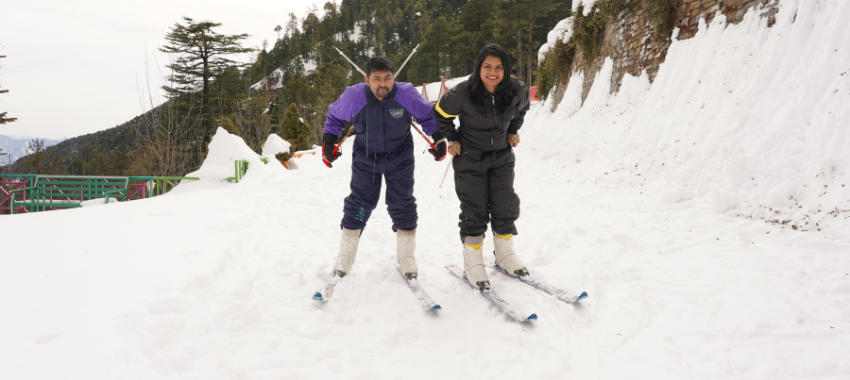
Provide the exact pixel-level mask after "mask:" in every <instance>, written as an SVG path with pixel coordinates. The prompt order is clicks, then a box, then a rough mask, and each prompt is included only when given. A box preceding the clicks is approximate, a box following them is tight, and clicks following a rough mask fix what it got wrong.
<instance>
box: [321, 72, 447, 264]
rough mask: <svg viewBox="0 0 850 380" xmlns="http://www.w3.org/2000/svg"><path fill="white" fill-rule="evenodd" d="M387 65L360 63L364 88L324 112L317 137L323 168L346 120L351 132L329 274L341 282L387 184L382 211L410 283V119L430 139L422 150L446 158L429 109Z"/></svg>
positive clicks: (412, 210)
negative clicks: (347, 185)
mask: <svg viewBox="0 0 850 380" xmlns="http://www.w3.org/2000/svg"><path fill="white" fill-rule="evenodd" d="M393 79H394V76H393V64H392V62H390V61H389V60H387V59H386V58H383V57H373V58H372V59H370V60H369V62H367V63H366V78H365V80H366V83H360V84H357V85H354V86H351V87H349V88H347V89H346V90H345V92H343V93H342V95H341V96H340V97H339V99H337V101H336V102H334V104H331V105H330V107H328V115H327V120H326V121H325V129H324V135H323V136H322V141H323V144H322V158H323V161H324V162H325V164H326V165H327V166H328V167H331V166H332V165H331V163H332V162H333V161H334V160H336V158H337V157H338V156H339V154H338V153H335V152H334V143H335V142H336V141H337V139H339V136H340V134H341V132H342V130H343V129H344V128H345V125H346V124H347V123H348V122H349V121H350V122H352V123H353V124H354V126H353V128H354V131H355V132H356V138H355V140H354V148H353V152H352V162H351V194H350V195H349V196H348V197H346V198H345V206H344V208H343V213H344V215H343V217H342V224H341V227H342V240H341V241H340V245H339V247H340V249H339V257H338V258H337V260H336V263H335V264H334V275H336V276H340V277H344V276H345V275H346V274H347V273H348V272H349V271H350V270H351V266H352V265H353V264H354V257H355V256H356V254H357V245H358V243H359V242H360V234H361V232H362V231H363V229H364V228H365V227H366V221H368V220H369V215H370V214H371V213H372V210H374V209H375V206H377V204H378V199H379V198H380V195H381V178H382V177H383V179H384V181H385V182H386V184H387V193H386V202H387V211H388V212H389V214H390V217H391V218H392V220H393V231H395V232H396V240H397V255H398V265H399V269H400V270H401V273H403V274H404V275H405V276H407V277H408V278H411V279H412V278H416V276H417V275H418V273H419V272H418V269H417V267H416V259H415V258H414V255H413V251H414V249H415V247H416V242H415V238H416V221H417V219H418V216H417V214H416V198H414V197H413V167H414V159H413V136H412V135H411V131H410V123H411V121H412V119H413V118H416V121H417V122H418V123H419V124H420V125H421V126H422V130H423V132H425V133H426V134H428V135H429V136H431V138H432V139H433V140H434V142H435V148H433V149H429V150H428V151H429V152H431V154H432V155H434V158H435V159H436V160H437V161H441V160H442V159H443V158H445V157H446V139H445V138H443V136H442V135H441V134H440V133H439V132H437V124H436V122H435V121H434V109H433V106H432V105H431V103H430V102H428V101H427V100H425V99H423V98H422V97H421V96H420V95H419V93H418V92H417V91H416V89H414V88H413V85H411V84H410V83H395V82H394V81H393Z"/></svg>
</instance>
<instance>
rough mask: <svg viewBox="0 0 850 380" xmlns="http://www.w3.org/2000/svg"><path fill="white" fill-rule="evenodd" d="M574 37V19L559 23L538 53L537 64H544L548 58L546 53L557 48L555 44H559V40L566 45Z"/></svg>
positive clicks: (566, 19)
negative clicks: (544, 59)
mask: <svg viewBox="0 0 850 380" xmlns="http://www.w3.org/2000/svg"><path fill="white" fill-rule="evenodd" d="M572 36H573V17H568V18H565V19H563V20H561V21H560V22H558V25H555V28H554V29H552V30H551V31H550V32H549V35H548V36H547V37H546V43H545V44H543V45H541V46H540V50H538V51H537V62H543V58H545V57H546V53H548V52H549V49H552V48H553V47H554V46H555V43H556V42H558V40H561V41H563V42H565V43H566V42H567V41H569V40H570V38H571V37H572Z"/></svg>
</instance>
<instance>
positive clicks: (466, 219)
mask: <svg viewBox="0 0 850 380" xmlns="http://www.w3.org/2000/svg"><path fill="white" fill-rule="evenodd" d="M510 67H511V65H510V61H509V60H508V55H507V53H506V52H505V50H504V49H503V48H502V47H501V46H499V45H496V44H489V45H487V46H485V47H484V48H483V49H481V51H480V52H479V53H478V57H477V59H476V60H475V71H474V72H473V74H472V75H471V76H470V77H469V79H467V80H466V81H464V82H463V83H460V84H458V85H457V86H455V87H454V88H453V89H452V90H451V91H449V92H448V93H446V94H445V95H443V97H442V98H441V99H440V100H439V102H437V105H436V106H435V107H434V109H435V112H434V116H435V118H436V119H437V130H438V131H439V132H440V133H441V134H442V135H443V136H444V137H446V139H448V141H450V142H452V143H451V144H450V145H449V147H448V151H449V154H451V155H452V156H454V157H453V158H452V168H453V169H454V173H455V191H456V192H457V196H458V198H459V199H460V209H461V213H460V223H458V226H460V237H461V240H462V242H463V261H464V271H465V273H466V276H467V278H468V279H469V281H470V282H471V283H473V284H476V285H477V286H478V287H479V288H481V289H486V288H489V287H490V281H489V279H488V278H487V272H486V271H485V270H484V262H483V257H482V250H483V249H482V245H483V242H484V233H485V232H486V231H487V223H488V222H489V223H490V227H491V228H492V230H493V242H494V244H495V255H496V264H497V265H499V266H501V267H502V268H503V269H505V270H506V271H507V272H508V273H514V274H516V275H519V276H525V275H528V270H526V268H525V265H524V264H523V263H522V262H521V261H520V260H519V258H517V256H516V254H515V253H514V250H513V242H514V235H516V234H517V229H516V226H515V225H514V222H515V221H516V220H517V218H519V196H517V194H516V193H515V192H514V162H515V158H514V153H513V148H514V147H516V146H517V145H518V144H519V132H518V131H519V128H520V127H521V126H522V123H523V119H524V117H525V112H526V111H528V107H529V104H530V102H529V91H528V88H527V87H526V85H525V83H523V82H520V81H519V80H517V79H516V78H512V77H511V76H510V71H509V70H510ZM458 116H459V117H460V129H456V128H455V125H454V123H453V120H454V118H456V117H458Z"/></svg>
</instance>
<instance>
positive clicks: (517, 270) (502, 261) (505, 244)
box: [493, 233, 528, 277]
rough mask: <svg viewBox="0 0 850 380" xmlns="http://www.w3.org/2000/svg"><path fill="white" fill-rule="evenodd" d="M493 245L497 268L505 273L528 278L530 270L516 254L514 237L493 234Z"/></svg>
mask: <svg viewBox="0 0 850 380" xmlns="http://www.w3.org/2000/svg"><path fill="white" fill-rule="evenodd" d="M493 245H494V246H495V248H496V250H495V251H494V252H493V253H494V254H495V255H496V266H497V267H500V268H502V269H504V270H505V272H508V273H511V274H514V275H516V276H519V277H522V276H528V269H526V268H525V264H523V263H522V261H520V260H519V257H516V253H514V235H513V234H507V235H499V234H497V233H494V234H493Z"/></svg>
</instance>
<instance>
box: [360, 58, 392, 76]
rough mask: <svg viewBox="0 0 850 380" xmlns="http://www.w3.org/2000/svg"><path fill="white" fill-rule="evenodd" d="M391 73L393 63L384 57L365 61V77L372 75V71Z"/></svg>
mask: <svg viewBox="0 0 850 380" xmlns="http://www.w3.org/2000/svg"><path fill="white" fill-rule="evenodd" d="M387 70H389V71H390V72H392V71H393V63H392V62H390V60H389V59H386V58H384V57H372V58H370V59H369V60H368V61H366V76H367V77H368V76H369V75H372V72H373V71H387Z"/></svg>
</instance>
